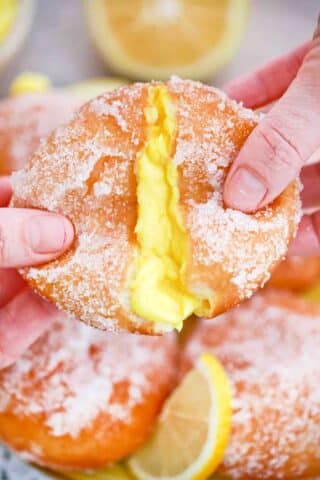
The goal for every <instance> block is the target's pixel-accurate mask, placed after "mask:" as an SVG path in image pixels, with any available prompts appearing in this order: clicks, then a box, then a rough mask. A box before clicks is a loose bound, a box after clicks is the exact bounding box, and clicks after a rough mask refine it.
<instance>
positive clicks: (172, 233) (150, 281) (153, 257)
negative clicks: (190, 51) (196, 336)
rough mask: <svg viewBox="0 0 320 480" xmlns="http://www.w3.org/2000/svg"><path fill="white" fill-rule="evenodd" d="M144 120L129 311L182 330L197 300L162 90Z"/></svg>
mask: <svg viewBox="0 0 320 480" xmlns="http://www.w3.org/2000/svg"><path fill="white" fill-rule="evenodd" d="M145 116H146V120H147V123H148V125H149V134H148V140H147V142H146V145H145V147H144V150H143V151H142V153H141V155H140V156H139V158H138V159H137V166H136V174H137V198H138V221H137V225H136V235H137V240H138V245H139V256H138V262H137V268H136V271H135V275H134V278H133V280H132V282H131V307H132V310H133V311H134V312H135V313H136V314H138V315H139V316H140V317H142V318H144V319H147V320H150V321H153V322H156V323H157V322H158V323H161V324H162V325H168V329H172V328H176V329H178V330H180V329H181V328H182V323H183V320H184V319H185V318H187V317H189V316H190V315H191V314H192V313H193V311H194V310H195V309H198V308H199V305H200V303H201V299H200V298H199V297H197V296H195V295H193V294H192V293H191V292H189V291H188V289H187V288H186V286H185V284H184V271H185V267H186V258H187V253H188V242H187V232H186V230H185V228H184V226H183V219H182V215H181V212H180V211H179V188H178V171H177V167H176V166H175V164H174V163H173V161H172V158H171V157H172V153H173V148H174V141H175V135H176V118H175V112H174V105H173V103H172V102H171V100H170V96H169V93H168V91H167V89H166V88H165V87H162V86H156V87H150V90H149V105H148V106H147V108H146V110H145Z"/></svg>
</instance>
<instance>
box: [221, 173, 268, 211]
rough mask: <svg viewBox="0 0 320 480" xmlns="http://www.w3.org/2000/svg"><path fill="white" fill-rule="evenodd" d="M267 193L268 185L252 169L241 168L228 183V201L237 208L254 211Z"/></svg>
mask: <svg viewBox="0 0 320 480" xmlns="http://www.w3.org/2000/svg"><path fill="white" fill-rule="evenodd" d="M266 193H267V188H266V186H265V185H264V184H263V183H262V182H261V180H260V179H259V178H258V177H256V176H255V175H254V174H253V173H252V172H251V171H249V170H247V169H246V168H239V169H238V170H236V171H235V173H234V174H233V175H232V177H231V179H230V180H229V182H228V185H227V192H226V195H225V200H226V203H227V204H228V205H229V206H230V207H232V208H235V209H237V210H242V211H244V212H254V211H255V210H257V209H258V208H259V204H260V203H261V201H262V200H263V198H264V197H265V195H266Z"/></svg>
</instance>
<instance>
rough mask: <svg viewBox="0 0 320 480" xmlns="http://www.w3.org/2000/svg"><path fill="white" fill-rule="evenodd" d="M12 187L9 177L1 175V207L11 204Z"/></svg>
mask: <svg viewBox="0 0 320 480" xmlns="http://www.w3.org/2000/svg"><path fill="white" fill-rule="evenodd" d="M11 195H12V187H11V182H10V179H9V177H0V207H6V206H7V205H9V202H10V198H11Z"/></svg>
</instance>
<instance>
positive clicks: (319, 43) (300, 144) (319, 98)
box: [224, 24, 320, 212]
mask: <svg viewBox="0 0 320 480" xmlns="http://www.w3.org/2000/svg"><path fill="white" fill-rule="evenodd" d="M319 119H320V24H319V25H318V28H317V30H316V32H315V35H314V39H313V41H312V43H311V47H310V50H309V52H308V53H307V55H306V57H305V59H304V62H303V64H302V66H301V68H300V70H299V71H298V74H297V76H296V78H295V79H294V80H293V82H292V83H291V85H290V87H289V89H288V90H287V92H286V94H285V95H284V96H283V97H282V98H281V99H280V100H279V101H278V103H277V104H276V105H275V106H274V107H273V108H272V109H271V110H270V112H269V113H268V114H267V115H266V117H265V118H264V119H263V120H262V121H261V123H260V124H259V125H258V126H257V127H256V128H255V130H254V131H253V132H252V134H251V135H250V137H249V138H248V140H247V142H246V143H245V145H244V146H243V148H242V150H241V151H240V154H239V155H238V158H237V159H236V160H235V162H234V164H233V165H232V167H231V169H230V172H229V174H228V177H227V180H226V183H225V190H224V199H225V203H226V204H227V205H228V206H229V207H231V208H236V209H239V210H242V211H244V212H254V211H256V210H258V209H259V208H262V207H264V206H265V205H267V204H268V203H270V202H271V201H272V200H274V199H275V198H276V197H277V196H278V195H279V194H280V193H281V192H282V191H283V190H284V189H285V188H286V187H287V185H288V184H289V183H290V182H291V181H292V180H294V179H295V178H296V177H297V176H298V174H299V171H300V169H301V167H302V166H303V165H304V164H305V163H307V161H308V159H309V158H310V157H311V156H312V155H313V154H314V152H315V151H316V150H317V149H318V148H319V146H320V130H319Z"/></svg>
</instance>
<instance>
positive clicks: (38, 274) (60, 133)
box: [12, 78, 300, 333]
mask: <svg viewBox="0 0 320 480" xmlns="http://www.w3.org/2000/svg"><path fill="white" fill-rule="evenodd" d="M163 85H164V87H166V88H167V89H168V93H169V95H170V97H171V100H172V102H173V104H174V108H175V115H176V122H177V133H176V141H175V152H174V154H173V158H172V159H168V161H174V162H175V163H176V165H177V166H178V174H179V192H180V204H179V206H180V209H181V214H182V218H183V221H184V227H185V229H186V231H187V233H188V243H189V245H188V247H189V248H187V249H186V257H187V258H186V259H185V265H186V267H185V269H183V273H182V276H183V277H184V278H183V281H184V283H185V286H186V288H187V289H188V290H190V291H191V292H192V293H193V294H195V295H197V296H199V297H201V298H203V297H204V298H207V297H210V301H208V302H207V303H208V309H207V310H208V311H207V315H208V316H209V317H210V316H214V315H217V314H218V313H221V312H223V311H225V310H226V309H228V308H230V307H232V306H233V305H235V304H237V303H239V302H240V301H241V300H243V299H245V298H246V297H249V296H250V295H251V294H252V292H253V291H254V290H255V289H257V288H258V287H259V286H261V285H262V284H263V283H264V282H265V281H266V280H267V279H268V278H269V276H270V271H271V269H272V268H273V267H274V266H275V265H276V263H277V262H278V261H279V260H280V259H281V258H282V257H283V256H284V255H285V253H286V250H287V246H288V243H289V241H290V239H291V238H292V237H293V235H294V233H295V230H296V226H297V223H298V220H299V218H300V208H299V207H300V205H299V191H298V190H299V188H298V185H297V184H296V183H293V184H291V185H290V186H289V187H288V188H287V189H286V190H285V192H284V193H283V194H282V195H281V196H280V197H279V198H278V199H277V200H276V201H275V202H274V203H273V204H272V205H271V206H269V207H268V208H266V209H264V210H262V211H261V212H258V213H256V214H255V215H247V214H244V213H241V212H238V211H235V210H231V209H228V208H225V206H224V204H223V198H222V192H223V184H224V180H225V177H226V175H227V171H228V168H229V166H230V164H231V163H232V162H233V161H234V159H235V158H236V156H237V154H238V152H239V150H240V148H241V146H242V145H243V143H244V142H245V140H246V138H247V137H248V135H249V134H250V132H251V131H252V129H253V128H254V127H255V126H256V124H257V122H258V117H257V115H255V114H254V113H253V112H251V111H250V110H247V109H244V108H243V107H242V106H241V105H238V104H236V103H235V102H233V101H231V100H229V99H227V97H226V96H225V95H224V94H223V93H222V92H220V91H218V90H216V89H214V88H212V87H208V86H204V85H202V84H200V83H195V82H191V81H181V80H179V79H176V78H174V79H172V81H171V82H169V83H168V84H163ZM149 87H150V85H149V84H135V85H131V86H125V87H122V88H120V89H118V90H116V91H113V92H109V93H106V94H104V95H103V96H101V97H98V98H97V99H95V100H93V101H91V102H89V103H88V104H87V105H85V106H84V107H83V108H82V109H81V110H80V112H79V113H77V114H76V115H75V116H74V117H73V118H72V119H71V121H69V122H68V123H66V124H65V125H64V126H61V127H59V128H58V129H57V130H56V131H55V133H54V134H53V135H51V136H50V137H49V138H48V139H47V141H46V142H44V143H42V145H41V147H40V148H39V149H38V151H37V152H36V154H35V155H34V156H33V157H32V159H31V161H30V162H29V163H28V165H27V166H26V168H25V169H24V170H22V171H20V172H18V173H16V174H15V175H14V177H13V184H14V191H15V193H14V197H13V202H12V205H13V206H16V207H35V208H43V209H47V210H53V211H57V212H60V213H63V214H65V215H66V216H67V217H69V218H70V220H71V221H72V222H73V224H74V227H75V231H76V241H75V243H74V246H73V248H72V249H71V250H70V251H69V252H67V253H66V254H65V255H64V256H62V257H61V258H59V259H58V260H56V261H54V262H51V263H50V264H48V265H44V266H41V267H37V268H31V269H28V270H25V271H24V272H23V275H24V276H25V278H26V279H27V281H28V282H29V283H30V284H31V286H32V287H33V288H35V289H36V290H37V291H38V293H40V294H41V295H43V296H44V297H45V298H47V299H48V300H50V301H53V302H55V303H56V304H57V305H58V306H60V307H61V308H62V309H63V310H65V311H67V312H69V313H70V314H72V315H73V316H75V317H76V318H80V319H81V320H83V321H85V322H87V323H94V324H95V325H96V326H98V327H99V328H102V329H107V330H113V331H115V330H120V331H121V330H130V331H138V332H140V333H163V332H164V331H168V330H170V329H171V328H172V326H171V325H170V324H169V323H165V322H163V324H160V323H156V322H153V321H150V320H149V321H148V320H146V319H142V318H139V317H137V316H136V315H134V313H133V312H132V310H131V304H130V287H129V286H130V281H131V280H132V276H133V272H134V271H135V265H136V259H137V253H138V252H137V248H138V245H137V239H136V235H135V226H136V223H137V213H138V212H137V188H136V186H137V179H136V175H135V166H136V160H137V157H138V155H139V154H140V153H141V151H142V149H143V147H144V145H145V143H146V141H147V137H148V128H147V127H148V126H147V124H146V118H145V115H144V110H145V107H146V105H147V99H148V90H149Z"/></svg>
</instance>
